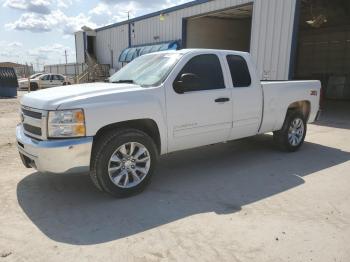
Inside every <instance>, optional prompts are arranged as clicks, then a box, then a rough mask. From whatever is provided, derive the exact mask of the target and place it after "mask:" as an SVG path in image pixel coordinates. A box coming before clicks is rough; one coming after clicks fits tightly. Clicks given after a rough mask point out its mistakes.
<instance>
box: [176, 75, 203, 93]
mask: <svg viewBox="0 0 350 262" xmlns="http://www.w3.org/2000/svg"><path fill="white" fill-rule="evenodd" d="M198 89H200V79H199V77H198V76H197V75H196V74H191V73H186V74H182V75H181V77H180V80H179V81H176V82H175V83H174V90H175V92H176V93H178V94H183V93H185V92H188V91H192V90H198Z"/></svg>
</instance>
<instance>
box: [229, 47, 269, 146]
mask: <svg viewBox="0 0 350 262" xmlns="http://www.w3.org/2000/svg"><path fill="white" fill-rule="evenodd" d="M225 65H226V69H227V74H228V75H229V76H231V77H230V79H229V82H230V83H229V85H230V87H232V88H231V90H232V101H233V124H232V130H231V133H230V139H231V140H233V139H238V138H243V137H248V136H253V135H256V134H257V133H258V130H259V127H260V123H261V118H262V107H263V94H262V88H261V86H260V80H259V81H258V79H257V77H256V74H255V68H254V66H253V65H252V63H251V61H250V57H249V55H247V54H239V53H237V54H227V55H225Z"/></svg>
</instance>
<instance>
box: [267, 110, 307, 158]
mask: <svg viewBox="0 0 350 262" xmlns="http://www.w3.org/2000/svg"><path fill="white" fill-rule="evenodd" d="M306 131H307V124H306V120H305V117H304V115H303V114H302V113H300V112H299V111H288V113H287V116H286V119H285V120H284V123H283V126H282V129H281V130H279V131H276V132H274V133H273V138H274V140H275V142H276V144H277V145H278V146H279V147H280V148H281V149H282V150H284V151H287V152H295V151H297V150H298V149H299V148H300V147H301V146H302V145H303V143H304V140H305V136H306Z"/></svg>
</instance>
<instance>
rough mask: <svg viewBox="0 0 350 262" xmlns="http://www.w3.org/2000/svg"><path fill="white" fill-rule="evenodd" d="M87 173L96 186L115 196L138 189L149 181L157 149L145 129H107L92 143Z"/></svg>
mask: <svg viewBox="0 0 350 262" xmlns="http://www.w3.org/2000/svg"><path fill="white" fill-rule="evenodd" d="M93 151H94V153H93V155H94V156H93V160H92V163H91V172H90V176H91V179H92V181H93V183H94V184H95V186H97V188H98V189H100V190H102V191H104V192H107V193H109V194H112V195H114V196H117V197H126V196H130V195H133V194H136V193H139V192H141V191H142V190H144V189H145V187H146V186H147V184H148V183H149V181H150V179H151V176H152V173H153V171H154V168H155V165H156V162H157V159H158V152H157V149H156V146H155V144H154V142H153V140H152V139H151V138H150V137H149V136H148V135H147V134H145V133H144V132H142V131H139V130H135V129H124V130H119V131H114V132H109V133H108V134H107V135H105V136H103V137H102V138H100V139H99V140H98V141H97V142H96V145H95V146H94V150H93Z"/></svg>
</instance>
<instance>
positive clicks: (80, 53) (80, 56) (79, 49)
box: [75, 31, 85, 63]
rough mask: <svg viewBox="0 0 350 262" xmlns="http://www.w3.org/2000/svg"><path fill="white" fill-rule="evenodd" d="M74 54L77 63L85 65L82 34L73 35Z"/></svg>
mask: <svg viewBox="0 0 350 262" xmlns="http://www.w3.org/2000/svg"><path fill="white" fill-rule="evenodd" d="M75 52H76V61H77V63H85V48H84V32H82V31H79V32H76V33H75Z"/></svg>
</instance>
